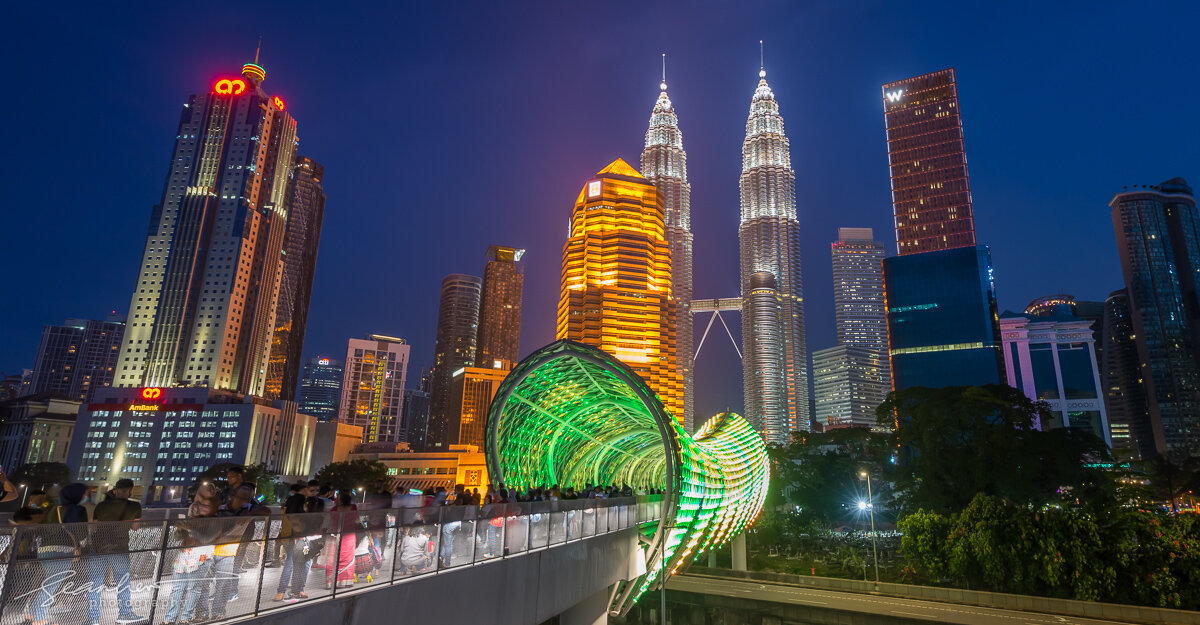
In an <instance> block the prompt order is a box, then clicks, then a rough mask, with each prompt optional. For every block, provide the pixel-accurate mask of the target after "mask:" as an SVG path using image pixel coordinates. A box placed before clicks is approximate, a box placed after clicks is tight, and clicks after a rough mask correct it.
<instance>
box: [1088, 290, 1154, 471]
mask: <svg viewBox="0 0 1200 625" xmlns="http://www.w3.org/2000/svg"><path fill="white" fill-rule="evenodd" d="M1102 342H1103V344H1104V349H1103V350H1101V353H1102V356H1103V357H1102V359H1101V362H1100V381H1101V384H1102V386H1103V388H1104V393H1105V409H1106V410H1107V411H1108V425H1109V430H1110V431H1111V433H1112V443H1113V451H1114V452H1116V453H1118V454H1120V455H1121V456H1122V457H1124V458H1127V459H1129V460H1143V459H1149V458H1152V457H1154V454H1155V451H1156V447H1155V437H1154V428H1153V426H1152V425H1151V423H1150V407H1149V406H1147V405H1146V392H1145V389H1144V388H1143V386H1142V366H1141V360H1140V359H1139V358H1138V347H1137V331H1136V330H1134V327H1133V313H1132V311H1131V310H1130V308H1129V293H1128V291H1126V290H1125V289H1118V290H1116V291H1113V292H1112V293H1110V294H1109V295H1108V298H1107V299H1105V300H1104V336H1103V339H1102Z"/></svg>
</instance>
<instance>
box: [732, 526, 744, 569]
mask: <svg viewBox="0 0 1200 625" xmlns="http://www.w3.org/2000/svg"><path fill="white" fill-rule="evenodd" d="M732 546H733V570H735V571H745V570H746V534H745V532H743V533H741V534H738V535H737V536H734V537H733V543H732Z"/></svg>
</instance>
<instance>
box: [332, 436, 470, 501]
mask: <svg viewBox="0 0 1200 625" xmlns="http://www.w3.org/2000/svg"><path fill="white" fill-rule="evenodd" d="M349 459H350V460H374V461H375V462H379V463H381V464H383V465H384V466H386V467H387V474H388V478H389V479H390V480H391V485H392V486H393V487H394V488H396V489H398V490H401V491H403V492H408V491H409V490H413V489H415V490H419V491H422V492H426V493H430V492H433V491H434V490H435V489H437V488H438V487H443V488H445V489H446V490H448V491H450V490H454V485H455V484H462V485H463V486H465V487H467V488H476V489H479V490H480V491H485V490H486V488H487V485H488V479H487V460H486V458H485V457H484V453H483V450H482V448H480V447H476V446H474V445H451V446H450V447H449V448H447V449H444V450H438V451H429V452H413V451H410V450H408V449H407V448H404V447H401V448H398V449H396V450H389V451H376V450H370V449H359V450H356V451H355V452H354V453H352V454H350V457H349ZM481 494H482V493H481Z"/></svg>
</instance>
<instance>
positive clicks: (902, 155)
mask: <svg viewBox="0 0 1200 625" xmlns="http://www.w3.org/2000/svg"><path fill="white" fill-rule="evenodd" d="M883 113H884V122H885V124H886V127H887V144H888V167H889V169H890V174H891V181H892V210H893V217H894V219H895V225H896V252H897V253H898V254H900V255H902V256H903V255H906V254H919V253H921V252H932V251H937V250H947V249H954V248H959V247H973V246H974V245H975V216H974V214H973V213H972V208H971V185H970V184H969V181H968V177H967V153H966V148H965V145H964V141H963V129H962V116H961V115H960V112H959V106H958V84H957V82H956V81H955V76H954V68H950V69H944V70H941V71H937V72H933V73H931V74H923V75H921V76H914V77H912V78H906V79H904V80H899V81H896V82H890V83H887V84H886V85H883Z"/></svg>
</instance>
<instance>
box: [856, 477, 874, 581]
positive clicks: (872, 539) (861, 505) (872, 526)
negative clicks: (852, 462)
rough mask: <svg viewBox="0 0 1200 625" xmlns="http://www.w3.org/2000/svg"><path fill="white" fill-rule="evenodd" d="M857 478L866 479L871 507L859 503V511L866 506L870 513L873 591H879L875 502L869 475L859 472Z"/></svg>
mask: <svg viewBox="0 0 1200 625" xmlns="http://www.w3.org/2000/svg"><path fill="white" fill-rule="evenodd" d="M858 477H860V478H866V479H867V501H868V502H871V505H867V504H864V503H863V502H859V508H860V509H861V508H862V507H863V506H866V508H867V510H868V511H870V513H871V553H872V554H873V555H874V556H875V589H876V590H878V589H879V548H878V547H877V546H876V545H875V506H874V505H873V504H874V501H875V500H874V497H873V496H872V495H871V474H870V473H867V472H866V471H859V472H858Z"/></svg>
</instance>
